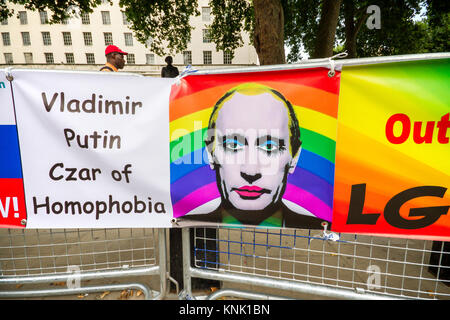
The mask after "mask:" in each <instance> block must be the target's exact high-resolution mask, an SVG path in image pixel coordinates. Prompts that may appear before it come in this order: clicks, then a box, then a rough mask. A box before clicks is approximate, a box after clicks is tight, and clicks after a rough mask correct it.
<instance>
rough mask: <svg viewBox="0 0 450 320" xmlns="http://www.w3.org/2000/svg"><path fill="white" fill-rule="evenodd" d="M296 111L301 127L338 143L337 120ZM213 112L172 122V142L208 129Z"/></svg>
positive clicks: (312, 112) (207, 110)
mask: <svg viewBox="0 0 450 320" xmlns="http://www.w3.org/2000/svg"><path fill="white" fill-rule="evenodd" d="M294 111H295V113H296V114H297V118H298V121H299V124H300V127H302V128H305V129H308V130H310V131H314V132H317V133H318V134H321V135H323V136H325V137H327V138H330V139H331V140H334V141H336V128H337V122H336V119H335V118H333V117H330V116H327V115H325V114H323V113H320V112H317V111H314V110H311V109H308V108H304V107H300V106H294ZM211 112H212V108H208V109H204V110H201V111H198V112H195V113H192V114H189V115H187V116H184V117H181V118H178V119H176V120H174V121H172V122H171V123H170V141H174V140H176V139H179V138H180V137H182V136H184V135H186V134H189V133H191V132H194V131H197V130H200V129H202V128H207V127H208V122H209V117H210V115H211Z"/></svg>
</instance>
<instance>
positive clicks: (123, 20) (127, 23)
mask: <svg viewBox="0 0 450 320" xmlns="http://www.w3.org/2000/svg"><path fill="white" fill-rule="evenodd" d="M122 22H123V24H124V25H126V26H127V25H129V24H130V21H128V18H127V15H126V14H125V12H123V11H122Z"/></svg>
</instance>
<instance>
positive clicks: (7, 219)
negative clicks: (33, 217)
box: [0, 179, 27, 228]
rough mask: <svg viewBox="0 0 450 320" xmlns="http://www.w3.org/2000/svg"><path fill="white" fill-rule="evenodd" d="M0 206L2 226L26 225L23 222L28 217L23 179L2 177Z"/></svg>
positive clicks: (21, 226) (19, 226)
mask: <svg viewBox="0 0 450 320" xmlns="http://www.w3.org/2000/svg"><path fill="white" fill-rule="evenodd" d="M14 198H16V199H17V202H16V200H14ZM16 204H17V206H16ZM0 206H1V208H0V228H24V227H25V226H24V225H22V224H21V221H22V220H23V219H26V218H27V211H26V206H25V196H24V191H23V180H22V179H0Z"/></svg>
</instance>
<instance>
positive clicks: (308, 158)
mask: <svg viewBox="0 0 450 320" xmlns="http://www.w3.org/2000/svg"><path fill="white" fill-rule="evenodd" d="M297 167H300V168H303V169H305V170H307V171H309V172H311V173H313V174H315V175H316V176H318V177H321V178H322V179H324V180H325V181H326V182H328V183H329V184H331V185H334V163H333V162H331V161H329V160H328V159H325V158H323V157H321V156H319V155H317V154H315V153H313V152H311V151H308V150H306V149H302V152H301V154H300V159H299V161H298V163H297Z"/></svg>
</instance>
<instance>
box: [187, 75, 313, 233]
mask: <svg viewBox="0 0 450 320" xmlns="http://www.w3.org/2000/svg"><path fill="white" fill-rule="evenodd" d="M301 144H302V143H301V140H300V129H299V123H298V119H297V116H296V114H295V112H294V109H293V107H292V105H291V103H290V102H289V101H288V100H287V99H286V98H285V97H284V96H283V95H282V94H281V93H280V92H278V91H276V90H274V89H272V88H270V87H267V86H264V85H261V84H256V83H245V84H242V85H239V86H237V87H234V88H233V89H231V90H229V91H228V92H226V93H225V94H224V95H223V96H222V97H221V98H220V99H219V100H218V101H217V102H216V104H215V106H214V108H213V111H212V113H211V116H210V119H209V124H208V131H207V135H206V139H205V145H206V149H207V153H208V161H209V165H210V168H211V169H212V170H214V171H215V174H216V180H217V187H218V189H219V192H220V195H221V208H222V209H223V210H222V214H219V216H218V215H217V212H216V215H215V216H216V218H217V217H223V211H225V214H227V215H231V216H232V217H233V219H235V220H237V221H239V222H240V223H242V224H251V225H259V224H261V222H263V221H265V220H266V221H267V220H268V219H269V220H270V219H272V220H277V219H278V221H280V225H281V222H282V221H284V220H285V218H286V217H285V215H286V210H283V209H286V208H283V207H282V201H281V199H282V196H283V194H284V191H285V189H286V183H287V177H288V175H289V174H291V173H293V172H294V170H295V168H296V166H297V161H298V159H299V156H300V153H301ZM292 214H295V213H292ZM295 215H296V216H299V215H298V214H295ZM201 216H206V215H201ZM191 218H193V217H191ZM204 218H206V217H204ZM307 218H308V219H316V218H315V217H307ZM274 225H277V223H274Z"/></svg>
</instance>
